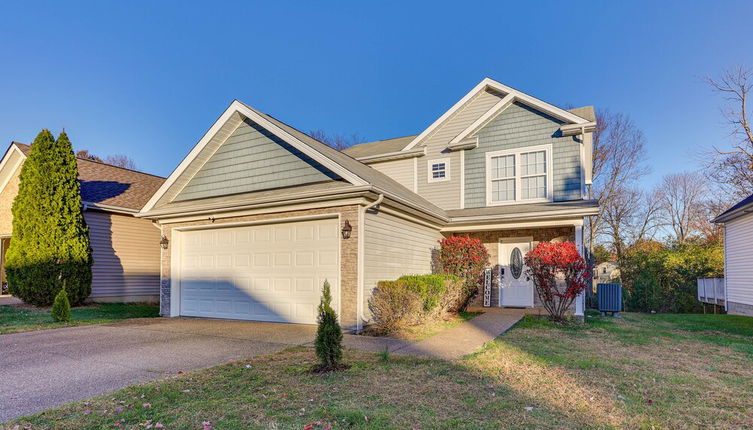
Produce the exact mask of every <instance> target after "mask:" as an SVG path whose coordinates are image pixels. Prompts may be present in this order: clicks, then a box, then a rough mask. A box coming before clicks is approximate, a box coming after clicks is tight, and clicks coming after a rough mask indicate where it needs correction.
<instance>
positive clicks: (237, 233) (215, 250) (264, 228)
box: [180, 219, 340, 324]
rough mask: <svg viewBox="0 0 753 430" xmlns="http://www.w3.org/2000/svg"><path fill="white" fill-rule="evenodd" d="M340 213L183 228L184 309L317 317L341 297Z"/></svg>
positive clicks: (201, 313) (285, 318)
mask: <svg viewBox="0 0 753 430" xmlns="http://www.w3.org/2000/svg"><path fill="white" fill-rule="evenodd" d="M338 233H339V229H338V222H337V220H336V219H327V220H316V221H304V222H289V223H281V224H266V225H255V226H248V227H232V228H217V229H211V230H195V231H186V232H182V233H180V234H181V239H180V242H181V244H180V247H181V251H180V252H181V254H180V255H181V258H180V314H181V315H185V316H196V317H210V318H231V319H244V320H255V321H276V322H295V323H306V324H313V323H315V322H316V307H317V305H318V304H319V299H320V297H321V289H322V285H323V284H324V280H325V279H326V280H328V281H329V283H330V285H331V286H332V296H333V302H334V303H333V307H334V308H335V309H337V300H338V297H339V294H338V291H339V285H340V282H339V281H340V279H339V273H340V270H339V268H340V261H339V234H338Z"/></svg>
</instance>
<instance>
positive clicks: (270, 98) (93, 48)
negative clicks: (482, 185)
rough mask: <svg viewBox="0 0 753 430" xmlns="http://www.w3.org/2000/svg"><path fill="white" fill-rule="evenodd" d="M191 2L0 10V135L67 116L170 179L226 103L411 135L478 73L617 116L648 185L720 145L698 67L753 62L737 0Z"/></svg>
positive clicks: (321, 123) (73, 126) (713, 107)
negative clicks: (644, 147)
mask: <svg viewBox="0 0 753 430" xmlns="http://www.w3.org/2000/svg"><path fill="white" fill-rule="evenodd" d="M202 3H203V4H202ZM202 3H199V2H190V1H184V2H177V1H153V2H145V1H144V2H114V1H108V2H101V1H92V2H76V1H70V2H50V3H45V2H33V4H34V5H33V6H31V5H30V4H29V3H28V2H4V3H2V4H1V5H0V16H2V17H3V18H4V19H3V25H2V26H0V141H1V142H6V143H9V142H10V141H12V140H18V141H22V142H29V141H31V140H32V139H33V138H34V136H35V135H36V134H37V133H38V132H39V130H40V129H41V128H44V127H46V128H50V129H51V130H53V131H54V132H59V131H60V130H61V129H62V128H63V127H65V129H66V131H67V132H68V133H69V135H70V136H71V139H72V140H73V143H74V146H76V147H77V148H78V149H81V148H87V149H89V150H91V151H92V152H94V153H97V154H100V155H103V156H104V155H108V154H114V153H119V154H127V155H129V156H130V157H131V158H133V159H134V160H135V161H136V163H137V164H138V166H139V167H140V168H141V169H142V170H145V171H147V172H151V173H156V174H160V175H164V176H166V175H168V174H169V173H170V172H171V171H172V170H173V168H174V167H175V166H176V165H177V164H178V163H179V161H180V160H181V159H182V158H183V157H184V156H185V154H186V153H187V152H188V151H189V150H190V148H191V147H192V146H193V145H194V144H195V143H196V141H197V140H198V139H199V138H200V137H201V135H202V134H203V133H204V132H205V131H206V129H207V128H208V127H209V126H210V125H211V123H212V122H213V121H214V120H215V119H216V118H217V117H218V116H219V115H220V113H222V111H223V110H224V109H225V108H226V107H227V105H228V104H229V103H230V102H231V101H232V100H233V99H236V98H237V99H239V100H242V101H244V102H246V103H248V104H250V105H252V106H254V107H256V108H258V109H261V110H263V111H265V112H268V113H270V114H272V115H274V116H276V117H278V118H280V119H282V120H284V121H286V122H288V123H290V124H292V125H294V126H295V127H297V128H299V129H301V130H304V131H308V130H311V129H317V128H321V129H324V130H326V131H327V132H329V133H342V134H351V133H357V134H359V135H361V136H363V137H364V138H367V139H370V140H371V139H374V140H375V139H382V138H390V137H397V136H403V135H408V134H414V133H418V132H420V131H421V130H423V129H424V128H425V127H426V126H428V125H429V124H430V123H431V122H432V121H433V120H434V119H436V117H438V116H439V115H441V114H442V113H443V112H444V111H445V110H446V109H447V108H449V107H450V106H451V105H452V104H453V103H454V102H455V101H456V100H457V99H459V98H460V97H462V96H463V95H464V94H465V93H466V92H467V91H468V90H470V89H471V88H472V87H473V86H474V85H475V84H477V83H478V82H479V81H480V80H481V79H482V78H483V77H486V76H488V77H491V78H494V79H496V80H499V81H501V82H503V83H505V84H507V85H510V86H513V87H515V88H517V89H520V90H523V91H525V92H528V93H529V94H532V95H534V96H537V97H539V98H542V99H544V100H547V101H549V102H551V103H554V104H557V105H560V106H568V105H572V106H581V105H587V104H592V105H595V106H597V107H602V108H609V109H610V110H612V111H618V112H623V113H626V114H628V115H630V116H631V117H632V118H633V120H634V121H635V122H636V124H637V125H638V126H639V127H640V128H641V129H642V130H643V131H644V132H645V134H646V136H647V138H648V155H649V164H650V165H651V167H652V169H653V173H652V175H651V176H650V177H648V178H646V179H645V181H644V184H645V185H646V186H650V185H651V184H653V183H655V182H656V181H657V180H658V179H659V178H660V177H661V175H663V174H666V173H671V172H677V171H682V170H692V169H695V168H697V167H698V165H699V164H698V156H697V153H698V152H699V151H700V150H702V149H703V148H708V147H709V146H710V145H712V144H716V145H725V144H728V143H729V139H728V130H727V129H726V128H725V126H724V124H723V119H722V117H721V114H720V111H719V106H720V103H721V102H722V100H721V98H720V97H719V95H717V94H714V93H713V92H712V91H710V89H709V88H708V87H707V86H706V85H705V84H704V83H703V82H702V78H703V77H704V76H706V75H708V74H717V73H719V72H720V71H722V70H723V69H724V68H726V67H729V66H732V65H735V64H746V65H753V58H751V52H753V49H751V48H752V47H751V40H753V26H751V25H750V24H749V20H750V16H751V14H752V13H753V2H749V1H748V2H733V1H715V2H712V1H708V2H653V1H652V2H634V3H630V2H616V1H614V2H612V1H607V2H604V1H598V2H596V1H595V2H579V1H569V2H545V1H539V2H515V3H513V2H499V1H497V2H488V3H475V2H447V3H443V2H426V3H419V2H404V1H403V2H383V1H380V2H368V3H366V2H323V1H322V2H286V1H276V2H259V3H255V2H232V1H223V2H217V4H210V2H202Z"/></svg>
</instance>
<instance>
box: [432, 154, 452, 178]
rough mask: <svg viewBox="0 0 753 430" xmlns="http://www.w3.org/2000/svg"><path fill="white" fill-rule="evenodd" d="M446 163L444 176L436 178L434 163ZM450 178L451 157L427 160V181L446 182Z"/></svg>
mask: <svg viewBox="0 0 753 430" xmlns="http://www.w3.org/2000/svg"><path fill="white" fill-rule="evenodd" d="M439 163H444V178H434V177H433V176H432V174H431V173H432V165H433V164H439ZM449 180H450V159H449V158H437V159H435V160H428V161H427V162H426V181H427V182H429V183H431V182H445V181H449Z"/></svg>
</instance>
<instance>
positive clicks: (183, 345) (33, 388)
mask: <svg viewBox="0 0 753 430" xmlns="http://www.w3.org/2000/svg"><path fill="white" fill-rule="evenodd" d="M315 333H316V326H307V325H297V324H270V323H258V322H241V321H223V320H207V319H189V318H173V319H167V318H155V319H145V320H132V321H126V322H121V323H115V324H103V325H93V326H83V327H71V328H63V329H55V330H42V331H35V332H28V333H18V334H7V335H2V336H0V375H2V376H0V422H3V421H7V420H10V419H13V418H17V417H19V416H22V415H27V414H30V413H34V412H39V411H43V410H45V409H49V408H52V407H55V406H60V405H64V404H66V403H70V402H75V401H79V400H84V399H87V398H89V397H92V396H96V395H99V394H104V393H107V392H110V391H113V390H117V389H119V388H123V387H125V386H127V385H130V384H134V383H138V382H144V381H149V380H152V379H157V378H160V377H164V376H167V375H173V374H176V373H177V372H178V371H179V370H191V369H197V368H202V367H210V366H214V365H217V364H222V363H225V362H228V361H230V360H234V359H240V358H249V357H253V356H256V355H264V354H270V353H274V352H277V351H279V350H281V349H284V348H286V347H289V346H294V345H303V344H307V343H310V342H312V341H313V339H314V336H315Z"/></svg>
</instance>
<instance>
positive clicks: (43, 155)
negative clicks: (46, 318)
mask: <svg viewBox="0 0 753 430" xmlns="http://www.w3.org/2000/svg"><path fill="white" fill-rule="evenodd" d="M80 188H81V186H80V184H79V182H78V166H77V165H76V157H75V155H74V154H73V148H72V146H71V142H70V140H68V136H67V135H66V134H65V132H63V133H60V136H59V137H58V139H57V141H55V140H54V137H53V135H52V133H50V131H49V130H47V129H45V130H42V132H40V133H39V135H38V136H37V137H36V139H34V143H32V145H31V151H30V152H29V155H28V157H27V159H26V161H25V162H24V165H23V167H22V168H21V174H20V184H19V189H18V195H17V196H16V199H15V200H14V202H13V207H12V213H13V238H12V240H11V243H10V247H9V249H8V255H7V257H6V272H7V274H8V286H9V289H10V292H11V294H13V295H14V296H16V297H18V298H20V299H21V300H23V301H24V302H26V303H29V304H33V305H37V306H47V305H50V304H52V302H53V300H54V298H55V296H56V295H57V294H58V293H59V292H60V290H61V289H62V288H63V285H65V287H66V291H67V294H68V298H69V300H70V302H71V304H72V305H74V306H75V305H79V304H81V303H82V302H83V301H84V299H86V298H87V297H88V296H89V294H90V293H91V265H92V255H91V248H90V247H89V229H88V227H87V225H86V222H85V221H84V216H83V213H82V210H81V189H80Z"/></svg>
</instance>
